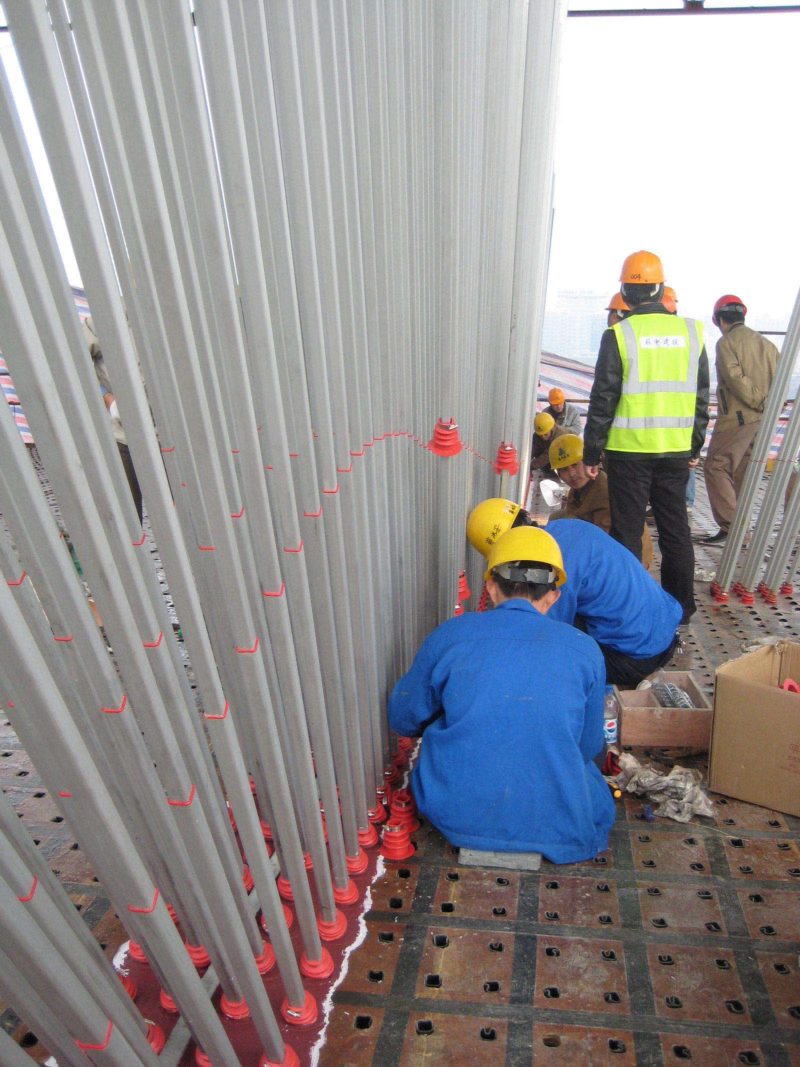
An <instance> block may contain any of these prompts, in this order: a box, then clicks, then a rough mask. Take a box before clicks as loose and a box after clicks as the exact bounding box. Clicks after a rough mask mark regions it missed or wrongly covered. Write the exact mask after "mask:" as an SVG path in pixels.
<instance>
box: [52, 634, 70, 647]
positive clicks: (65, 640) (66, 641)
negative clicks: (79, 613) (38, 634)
mask: <svg viewBox="0 0 800 1067" xmlns="http://www.w3.org/2000/svg"><path fill="white" fill-rule="evenodd" d="M53 640H54V641H58V643H59V644H60V645H68V644H69V643H70V641H71V640H72V634H67V636H66V637H56V635H55V634H53Z"/></svg>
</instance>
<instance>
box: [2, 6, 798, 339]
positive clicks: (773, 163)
mask: <svg viewBox="0 0 800 1067" xmlns="http://www.w3.org/2000/svg"><path fill="white" fill-rule="evenodd" d="M743 2H744V0H726V4H727V5H728V6H729V5H730V4H731V3H734V4H735V3H743ZM748 2H749V0H748ZM714 3H715V0H707V6H709V7H711V6H712V5H713V4H714ZM717 3H719V0H717ZM568 6H569V7H571V8H573V9H575V8H579V7H580V8H587V7H604V8H609V7H626V6H627V7H633V6H635V7H637V8H641V7H643V6H650V7H653V6H670V7H680V6H681V4H680V3H679V2H678V0H569V4H568ZM798 46H800V14H760V15H744V14H742V15H714V16H710V15H698V16H692V15H680V16H660V17H658V16H648V17H625V18H620V17H614V18H565V19H564V20H563V23H562V38H561V61H560V71H559V90H558V112H557V123H556V131H555V185H554V189H555V193H554V197H555V199H554V228H553V239H552V246H551V256H550V273H549V280H548V297H547V310H548V312H553V311H559V310H569V304H568V303H567V304H566V305H565V304H564V301H563V298H562V296H561V294H562V293H564V292H565V291H575V290H584V291H585V290H589V291H591V292H597V293H598V294H602V301H603V303H602V304H601V307H603V306H605V302H606V301H607V299H608V298H609V297H610V296H611V295H612V293H614V292H615V291H616V290H617V289H618V287H619V281H618V279H619V271H620V267H621V265H622V261H623V259H624V258H625V256H626V255H627V254H628V253H629V252H633V251H635V250H637V249H640V248H645V249H648V250H650V251H653V252H656V253H657V254H658V255H659V256H660V257H661V259H662V262H663V263H664V268H665V271H666V278H667V283H668V284H670V285H672V287H673V288H674V289H675V290H676V291H677V293H678V299H679V311H680V312H681V313H682V314H685V315H690V316H693V317H697V318H702V319H704V320H705V321H706V322H707V324H708V330H709V332H710V333H712V334H713V336H712V337H710V338H709V340H714V339H715V336H716V334H715V331H714V328H713V327H712V326H711V324H710V318H711V308H712V306H713V303H714V301H715V300H716V298H717V297H718V296H720V295H721V294H722V293H727V292H732V293H735V294H736V295H738V296H740V297H741V298H742V299H743V300H744V302H745V303H746V304H747V306H748V308H749V312H750V313H749V315H748V322H749V324H750V325H752V326H754V327H755V328H760V329H785V327H786V324H787V323H788V320H789V316H790V314H791V311H792V308H793V306H794V303H795V300H796V299H797V295H798V286H800V269H798V260H799V258H800V256H799V255H798V252H799V251H800V196H798V191H797V190H798V175H797V168H796V160H795V156H796V150H795V149H794V144H793V142H794V140H795V136H796V129H797V116H798V114H800V80H798V78H797V75H796V69H797V51H798ZM0 54H1V55H2V56H3V59H4V60H6V62H7V63H9V62H10V63H11V68H10V69H11V70H13V66H14V58H13V50H12V48H11V42H10V37H9V34H6V33H0ZM18 83H21V79H16V78H15V79H14V85H15V91H16V92H17V99H18V104H19V106H20V107H21V108H24V107H25V94H24V89H23V90H19V91H18V90H17V85H18ZM34 151H35V149H34ZM40 173H41V174H42V176H43V180H44V181H45V182H46V181H47V172H46V168H41V169H40ZM48 200H49V202H51V203H52V204H55V205H56V206H55V207H54V209H53V210H54V226H55V228H56V231H57V235H58V238H59V243H60V244H61V247H62V252H63V255H64V259H65V263H66V266H67V274H68V277H69V280H70V282H71V283H72V284H74V285H79V284H80V274H79V272H78V269H77V266H76V264H75V260H74V257H73V255H72V252H71V249H70V247H69V240H68V238H67V235H66V226H65V225H64V223H63V218H60V217H59V215H60V212H59V211H58V209H57V204H56V198H55V197H54V196H49V197H48ZM562 354H563V355H567V356H568V355H570V354H571V353H569V352H563V353H562Z"/></svg>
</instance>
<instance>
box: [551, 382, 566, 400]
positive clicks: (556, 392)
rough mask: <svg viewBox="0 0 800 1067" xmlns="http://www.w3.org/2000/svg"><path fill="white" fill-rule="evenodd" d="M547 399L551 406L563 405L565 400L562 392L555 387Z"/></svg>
mask: <svg viewBox="0 0 800 1067" xmlns="http://www.w3.org/2000/svg"><path fill="white" fill-rule="evenodd" d="M547 399H548V400H549V401H550V403H551V404H563V403H564V401H565V400H566V397H565V396H564V390H563V389H559V388H558V386H557V385H554V386H553V388H552V389H551V390H550V392H549V393H548V394H547Z"/></svg>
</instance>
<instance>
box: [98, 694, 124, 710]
mask: <svg viewBox="0 0 800 1067" xmlns="http://www.w3.org/2000/svg"><path fill="white" fill-rule="evenodd" d="M127 703H128V695H127V693H123V696H122V703H121V704H120V706H119V707H118V708H101V709H100V710H101V711H102V712H103V714H104V715H119V714H121V712H123V711H124V710H125V708H126V706H127Z"/></svg>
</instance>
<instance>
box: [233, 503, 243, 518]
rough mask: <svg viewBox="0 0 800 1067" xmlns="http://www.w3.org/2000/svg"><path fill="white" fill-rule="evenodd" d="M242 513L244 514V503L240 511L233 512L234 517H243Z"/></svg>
mask: <svg viewBox="0 0 800 1067" xmlns="http://www.w3.org/2000/svg"><path fill="white" fill-rule="evenodd" d="M242 515H244V504H242V506H241V508H240V509H239V510H238V511H232V512H231V518H232V519H241V517H242Z"/></svg>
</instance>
